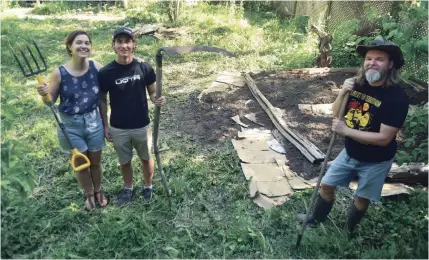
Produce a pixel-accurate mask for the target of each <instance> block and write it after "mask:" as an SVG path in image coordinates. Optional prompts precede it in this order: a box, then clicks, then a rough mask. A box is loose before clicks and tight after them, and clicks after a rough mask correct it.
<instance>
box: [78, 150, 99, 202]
mask: <svg viewBox="0 0 429 260" xmlns="http://www.w3.org/2000/svg"><path fill="white" fill-rule="evenodd" d="M84 163H85V160H83V159H82V158H77V160H76V165H77V166H80V165H82V164H84ZM75 174H76V179H77V181H78V182H79V185H80V187H81V188H82V189H83V191H84V192H85V197H86V200H85V207H86V208H87V209H90V210H91V209H93V208H94V207H95V200H94V188H93V185H92V177H91V174H90V172H89V169H88V168H86V169H84V170H82V171H78V172H75Z"/></svg>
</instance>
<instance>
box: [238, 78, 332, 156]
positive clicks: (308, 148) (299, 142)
mask: <svg viewBox="0 0 429 260" xmlns="http://www.w3.org/2000/svg"><path fill="white" fill-rule="evenodd" d="M245 79H246V83H247V86H248V87H249V89H250V91H251V92H252V94H253V96H254V97H255V98H256V100H257V101H258V102H259V104H260V105H261V106H262V108H263V109H264V111H265V112H266V113H267V115H268V116H269V117H270V119H271V121H272V122H273V124H274V125H275V126H276V128H277V129H278V130H279V131H280V133H281V134H282V135H283V136H284V137H285V138H286V139H287V140H288V141H289V142H291V143H292V144H293V145H294V146H295V147H296V148H297V149H298V150H299V151H300V152H301V153H302V154H303V155H304V156H305V157H306V158H307V159H308V160H309V161H310V162H312V163H314V162H316V161H322V160H323V159H324V157H325V154H324V153H323V152H322V151H320V150H319V149H318V148H317V147H316V146H315V145H314V144H313V143H311V142H310V141H308V140H307V139H306V138H304V137H303V136H301V135H300V134H298V133H296V132H294V131H292V130H291V129H289V128H288V127H287V125H286V123H285V122H284V121H283V119H282V115H281V113H280V112H279V109H278V108H275V107H274V106H273V105H272V104H271V103H270V102H269V101H268V100H267V99H266V98H265V96H264V95H263V94H262V93H261V92H260V91H259V89H258V87H257V86H256V84H255V83H254V81H253V79H252V78H251V77H250V75H249V74H247V73H246V74H245Z"/></svg>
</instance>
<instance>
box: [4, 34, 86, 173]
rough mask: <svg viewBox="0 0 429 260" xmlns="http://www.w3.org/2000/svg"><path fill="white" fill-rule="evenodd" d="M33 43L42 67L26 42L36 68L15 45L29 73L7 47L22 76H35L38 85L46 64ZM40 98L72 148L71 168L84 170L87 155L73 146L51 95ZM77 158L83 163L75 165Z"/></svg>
mask: <svg viewBox="0 0 429 260" xmlns="http://www.w3.org/2000/svg"><path fill="white" fill-rule="evenodd" d="M33 44H34V47H35V49H36V51H37V53H38V57H39V59H40V61H41V62H42V63H43V66H44V67H43V68H40V66H39V63H38V62H37V59H36V57H35V56H34V54H33V52H32V51H31V49H30V46H29V45H28V44H26V47H27V50H28V53H29V54H30V56H31V58H32V60H33V62H34V64H35V65H36V67H37V70H33V68H32V67H31V65H30V62H29V61H28V59H27V57H26V56H25V54H24V52H23V51H22V49H21V48H20V46H19V45H18V46H17V48H18V49H19V51H20V52H21V55H22V58H23V60H24V61H25V63H26V64H27V66H28V68H29V70H30V73H26V72H25V69H24V66H22V63H21V62H20V60H19V59H18V56H17V55H16V54H15V52H14V51H13V49H12V47H10V45H9V47H10V49H11V51H12V54H13V57H14V58H15V60H16V62H17V63H18V65H19V68H20V69H21V71H22V73H23V74H24V77H26V78H29V77H32V76H36V80H37V82H38V83H39V85H43V84H45V81H44V80H43V77H42V76H41V75H39V74H40V73H42V72H44V71H46V70H47V65H46V62H45V59H44V58H43V55H42V53H41V52H40V49H39V47H38V46H37V44H36V42H35V41H34V40H33ZM42 100H43V103H45V104H46V105H48V106H49V107H50V108H51V110H52V112H53V113H54V116H55V119H56V120H57V123H58V126H59V127H60V128H61V131H62V132H63V134H64V136H65V137H66V140H67V143H68V144H69V146H70V147H71V148H72V157H71V159H70V163H71V166H72V168H73V170H74V171H81V170H84V169H86V168H88V167H89V166H91V162H90V161H89V159H88V157H87V156H86V155H84V154H83V153H81V152H79V151H78V150H77V149H76V148H75V147H73V145H72V142H71V139H70V136H69V135H68V133H67V130H66V129H65V126H64V124H63V122H62V121H61V117H60V116H59V113H58V109H57V107H56V106H55V104H54V102H53V100H52V97H51V95H50V94H46V95H44V96H42ZM78 158H82V159H83V160H84V161H85V163H84V164H81V165H79V166H76V164H77V160H78Z"/></svg>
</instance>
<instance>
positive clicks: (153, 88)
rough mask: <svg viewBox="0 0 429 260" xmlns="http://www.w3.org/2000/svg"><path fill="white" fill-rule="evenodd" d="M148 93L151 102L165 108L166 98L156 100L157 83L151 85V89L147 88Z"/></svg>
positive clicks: (161, 97)
mask: <svg viewBox="0 0 429 260" xmlns="http://www.w3.org/2000/svg"><path fill="white" fill-rule="evenodd" d="M147 92H148V93H149V98H150V101H152V103H153V104H154V105H155V106H163V105H164V104H165V97H164V96H160V97H159V98H156V82H154V83H152V84H150V85H149V87H147Z"/></svg>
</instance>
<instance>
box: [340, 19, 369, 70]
mask: <svg viewBox="0 0 429 260" xmlns="http://www.w3.org/2000/svg"><path fill="white" fill-rule="evenodd" d="M359 24H360V22H359V20H358V19H352V20H347V21H344V22H342V23H341V24H340V25H339V26H338V27H337V28H335V29H334V31H333V33H332V36H333V39H332V67H353V66H360V65H361V62H362V58H360V57H359V56H358V54H357V53H356V45H357V44H360V43H369V42H370V41H371V39H372V37H369V36H358V35H356V33H357V31H358V30H359Z"/></svg>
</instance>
